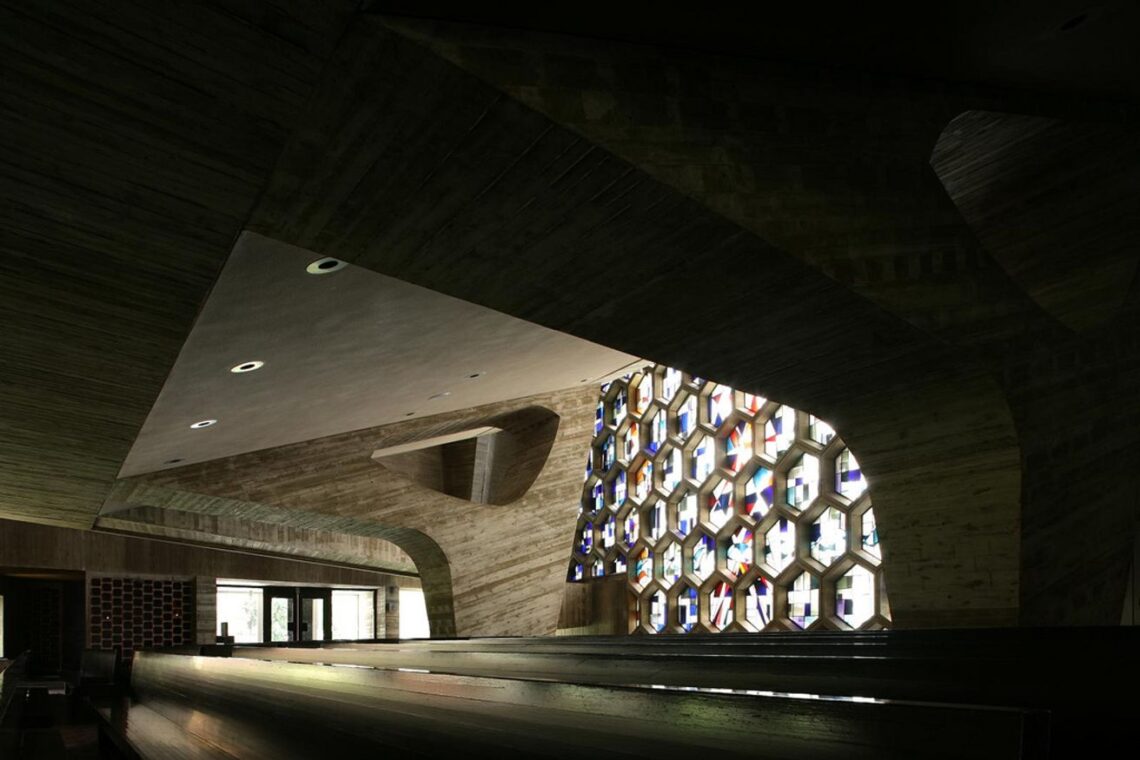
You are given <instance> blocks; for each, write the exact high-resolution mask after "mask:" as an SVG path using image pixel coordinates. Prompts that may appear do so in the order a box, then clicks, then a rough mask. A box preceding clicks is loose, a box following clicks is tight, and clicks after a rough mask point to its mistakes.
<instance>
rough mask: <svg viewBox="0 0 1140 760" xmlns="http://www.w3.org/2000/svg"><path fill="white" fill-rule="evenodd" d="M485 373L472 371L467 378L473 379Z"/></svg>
mask: <svg viewBox="0 0 1140 760" xmlns="http://www.w3.org/2000/svg"><path fill="white" fill-rule="evenodd" d="M485 374H487V373H486V372H472V373H471V374H470V375H468V376H467V379H468V380H474V379H475V378H477V377H483V375H485Z"/></svg>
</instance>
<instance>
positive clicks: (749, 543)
mask: <svg viewBox="0 0 1140 760" xmlns="http://www.w3.org/2000/svg"><path fill="white" fill-rule="evenodd" d="M752 548H753V540H752V531H751V530H749V528H748V527H747V526H745V525H741V526H739V527H737V528H736V530H734V531H733V532H732V535H731V536H729V537H728V538H727V539H726V540H725V552H724V556H725V570H726V571H727V572H728V574H729V575H730V576H731V577H733V578H735V577H737V576H739V575H744V574H745V573H747V572H748V571H749V570H750V569H751V568H752V557H753V553H752Z"/></svg>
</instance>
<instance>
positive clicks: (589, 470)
mask: <svg viewBox="0 0 1140 760" xmlns="http://www.w3.org/2000/svg"><path fill="white" fill-rule="evenodd" d="M593 474H594V453H593V452H590V454H589V455H587V456H586V478H585V479H586V480H589V479H590V476H591V475H593Z"/></svg>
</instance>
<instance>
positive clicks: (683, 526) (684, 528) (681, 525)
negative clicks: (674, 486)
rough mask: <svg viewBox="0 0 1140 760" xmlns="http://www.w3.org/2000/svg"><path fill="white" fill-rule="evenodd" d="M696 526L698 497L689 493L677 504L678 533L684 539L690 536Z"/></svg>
mask: <svg viewBox="0 0 1140 760" xmlns="http://www.w3.org/2000/svg"><path fill="white" fill-rule="evenodd" d="M696 524H697V495H696V494H695V493H693V492H692V491H689V492H688V493H686V494H685V495H684V496H683V497H682V498H681V500H680V501H678V502H677V533H678V534H680V535H681V537H682V538H683V537H685V536H687V535H689V533H690V532H691V531H692V530H693V528H694V527H695V526H696Z"/></svg>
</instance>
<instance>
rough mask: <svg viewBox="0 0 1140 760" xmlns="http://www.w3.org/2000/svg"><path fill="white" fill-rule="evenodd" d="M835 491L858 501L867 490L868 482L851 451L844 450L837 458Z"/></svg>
mask: <svg viewBox="0 0 1140 760" xmlns="http://www.w3.org/2000/svg"><path fill="white" fill-rule="evenodd" d="M835 490H837V491H839V493H840V495H841V496H846V497H847V498H848V499H858V498H859V497H860V496H862V495H863V492H864V491H866V490H867V481H866V480H865V479H864V478H863V471H862V470H861V469H859V463H858V462H857V461H855V457H854V455H852V454H851V449H844V450H843V451H841V452H839V456H838V457H836V458H835Z"/></svg>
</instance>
